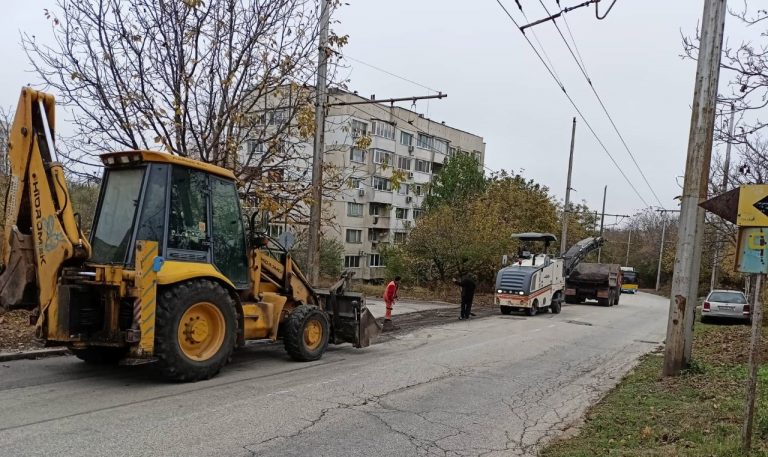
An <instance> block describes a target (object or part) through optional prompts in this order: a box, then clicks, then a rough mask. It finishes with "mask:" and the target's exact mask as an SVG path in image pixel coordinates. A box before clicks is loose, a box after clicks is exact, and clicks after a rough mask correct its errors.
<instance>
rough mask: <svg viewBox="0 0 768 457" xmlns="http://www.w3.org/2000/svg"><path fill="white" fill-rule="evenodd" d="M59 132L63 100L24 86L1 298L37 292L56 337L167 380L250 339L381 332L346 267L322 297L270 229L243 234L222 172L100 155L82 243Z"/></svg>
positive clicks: (191, 372)
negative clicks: (352, 290)
mask: <svg viewBox="0 0 768 457" xmlns="http://www.w3.org/2000/svg"><path fill="white" fill-rule="evenodd" d="M52 131H53V98H52V97H51V96H49V95H46V94H42V93H40V92H37V91H34V90H32V89H29V88H25V89H24V90H23V91H22V95H21V98H20V100H19V107H18V109H17V114H16V118H15V120H14V124H13V126H12V129H11V134H10V140H11V141H10V150H9V155H8V158H9V161H10V163H11V169H12V176H11V186H10V188H9V202H10V203H9V205H7V206H6V214H5V221H6V225H5V232H4V238H3V240H2V241H3V243H2V252H3V256H2V261H3V265H2V267H3V270H2V273H0V307H3V308H10V307H19V306H20V305H22V304H23V303H24V302H25V301H26V300H27V299H28V297H29V295H30V293H29V291H30V290H33V291H34V292H35V293H36V296H35V297H34V298H35V300H33V301H34V302H35V303H34V305H35V306H36V307H37V313H38V318H37V331H38V336H39V337H40V338H43V339H44V340H45V341H46V343H47V344H48V345H66V346H68V347H69V348H70V349H71V350H72V351H73V352H74V354H75V355H76V356H78V357H80V358H81V359H84V360H86V361H89V362H95V363H117V362H122V363H125V364H138V363H146V362H154V363H155V364H156V365H157V366H158V368H159V369H160V371H161V372H162V373H163V374H164V375H165V376H166V377H167V378H169V379H173V380H180V381H194V380H199V379H205V378H209V377H211V376H213V375H215V374H216V373H218V371H219V370H220V369H221V368H222V367H223V366H224V365H225V364H226V363H227V361H228V360H229V358H230V356H231V354H232V351H233V350H234V348H235V347H236V346H240V345H243V344H245V342H246V341H249V340H261V339H266V340H271V341H276V340H278V339H281V340H283V342H284V345H285V348H286V350H287V352H288V354H289V355H290V356H291V357H292V358H293V359H296V360H302V361H306V360H316V359H318V358H320V357H321V356H322V354H323V353H324V352H325V350H326V348H327V346H328V344H329V343H334V344H338V343H352V344H353V345H354V346H355V347H365V346H368V345H369V344H370V339H371V337H372V336H375V335H376V334H377V333H378V331H379V328H378V326H377V324H376V322H375V320H374V318H373V316H372V315H371V314H370V312H369V311H368V310H367V308H366V306H365V301H364V298H363V297H362V296H360V295H354V294H349V293H345V290H344V289H345V287H346V284H347V280H348V278H349V276H345V277H344V278H343V279H342V280H340V281H339V282H338V283H337V284H336V285H334V286H333V287H331V288H330V289H328V290H325V291H323V292H322V293H320V292H318V291H316V290H315V289H314V288H313V287H312V286H311V285H310V284H309V282H308V281H307V279H306V278H305V277H304V275H303V274H302V272H301V271H300V269H299V268H298V266H297V265H296V264H294V263H293V261H292V259H291V256H290V255H289V254H287V253H285V252H278V253H277V254H275V253H274V252H272V251H270V250H268V249H266V244H267V243H264V242H263V240H264V238H265V237H266V234H265V233H258V234H257V233H251V237H250V239H249V238H248V237H247V236H246V235H247V234H246V229H245V226H244V223H243V215H242V214H241V207H240V203H239V197H238V193H237V189H236V185H235V176H234V175H233V174H232V172H230V171H229V170H226V169H223V168H219V167H216V166H213V165H210V164H205V163H202V162H198V161H195V160H191V159H188V158H183V157H178V156H173V155H170V154H165V153H160V152H152V151H127V152H120V153H110V154H106V155H104V156H102V162H103V163H104V166H105V172H104V177H103V181H102V187H101V191H100V196H99V203H98V206H97V210H96V215H95V218H94V223H93V227H92V230H90V238H89V239H88V240H86V239H85V237H84V236H83V232H82V230H81V228H80V227H79V225H78V224H77V222H76V221H77V217H76V215H75V214H74V213H73V211H72V206H71V205H70V204H69V193H68V190H67V186H66V181H65V180H64V179H63V172H62V170H61V167H60V165H57V164H56V163H55V162H54V160H53V158H55V147H54V145H53V139H52V138H53V135H51V134H50V132H52ZM51 153H53V154H51ZM252 232H253V230H252ZM250 240H252V241H253V242H249V241H250ZM259 240H261V242H257V241H259ZM32 295H35V294H32Z"/></svg>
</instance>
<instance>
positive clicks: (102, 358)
mask: <svg viewBox="0 0 768 457" xmlns="http://www.w3.org/2000/svg"><path fill="white" fill-rule="evenodd" d="M69 351H70V352H72V354H74V355H75V357H77V358H78V359H80V360H82V361H83V362H85V363H88V364H91V365H116V364H117V363H118V362H119V361H121V360H122V359H123V358H124V357H125V356H126V355H127V354H128V348H113V347H104V346H91V347H87V348H82V349H75V348H69Z"/></svg>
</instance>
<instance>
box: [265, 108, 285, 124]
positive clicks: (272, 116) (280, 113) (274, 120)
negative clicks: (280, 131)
mask: <svg viewBox="0 0 768 457" xmlns="http://www.w3.org/2000/svg"><path fill="white" fill-rule="evenodd" d="M286 122H288V112H287V111H286V110H284V109H277V110H274V111H270V112H269V125H283V124H285V123H286Z"/></svg>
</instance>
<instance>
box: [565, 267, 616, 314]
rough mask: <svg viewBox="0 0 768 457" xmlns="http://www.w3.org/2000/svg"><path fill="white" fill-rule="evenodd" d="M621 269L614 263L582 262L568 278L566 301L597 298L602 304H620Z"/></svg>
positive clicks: (575, 301)
mask: <svg viewBox="0 0 768 457" xmlns="http://www.w3.org/2000/svg"><path fill="white" fill-rule="evenodd" d="M620 298H621V269H620V266H619V265H617V264H613V263H581V264H579V265H577V266H576V268H575V269H574V270H573V271H572V272H571V274H570V275H569V276H568V279H567V280H566V287H565V302H566V303H584V301H586V300H597V303H598V304H599V305H602V306H613V305H618V304H619V299H620Z"/></svg>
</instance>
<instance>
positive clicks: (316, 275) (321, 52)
mask: <svg viewBox="0 0 768 457" xmlns="http://www.w3.org/2000/svg"><path fill="white" fill-rule="evenodd" d="M330 20H331V1H330V0H322V1H321V2H320V41H319V45H318V53H317V84H316V87H315V144H314V151H313V154H312V203H311V206H310V208H309V240H308V243H307V267H308V269H309V271H308V276H309V282H310V284H312V285H316V284H317V283H318V281H319V279H320V220H321V219H322V213H323V154H324V152H325V111H326V104H327V103H328V87H327V85H328V81H327V79H328V54H329V50H328V25H329V23H330Z"/></svg>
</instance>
